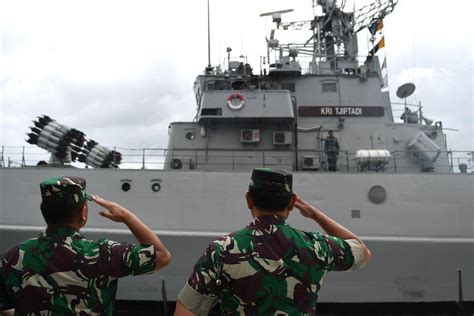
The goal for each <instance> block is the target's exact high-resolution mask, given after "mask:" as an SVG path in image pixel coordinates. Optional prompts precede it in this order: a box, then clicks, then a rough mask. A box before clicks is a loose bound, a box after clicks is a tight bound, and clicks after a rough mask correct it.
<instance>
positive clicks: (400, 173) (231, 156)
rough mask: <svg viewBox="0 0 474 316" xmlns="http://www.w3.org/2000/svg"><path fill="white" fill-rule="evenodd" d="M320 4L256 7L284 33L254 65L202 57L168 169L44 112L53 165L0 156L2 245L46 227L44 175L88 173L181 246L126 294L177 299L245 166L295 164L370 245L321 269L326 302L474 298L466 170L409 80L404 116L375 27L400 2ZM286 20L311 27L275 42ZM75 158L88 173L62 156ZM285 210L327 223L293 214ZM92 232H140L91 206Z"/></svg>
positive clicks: (167, 157)
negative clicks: (126, 165)
mask: <svg viewBox="0 0 474 316" xmlns="http://www.w3.org/2000/svg"><path fill="white" fill-rule="evenodd" d="M313 4H314V5H319V6H320V7H321V8H322V13H321V14H320V15H319V16H314V18H313V19H312V20H309V21H297V22H285V21H284V20H283V17H284V16H285V15H284V14H285V13H286V12H288V11H289V10H284V11H277V12H269V13H265V14H262V18H267V19H270V18H271V19H272V22H274V23H275V28H274V29H273V30H272V31H271V33H270V34H269V37H268V38H267V52H266V56H265V57H264V58H262V59H261V60H262V64H264V67H261V69H262V70H261V72H260V73H258V74H257V73H256V71H255V70H254V69H253V68H252V66H251V65H249V64H248V63H247V62H246V60H245V58H233V57H232V50H231V49H230V48H228V49H227V54H228V55H227V58H226V62H225V63H224V64H223V65H219V66H213V65H211V62H210V59H209V63H208V65H207V66H206V67H205V69H204V72H203V74H201V75H199V76H198V77H197V78H196V80H195V82H194V87H193V88H194V94H195V97H196V116H195V118H194V119H193V120H192V121H190V122H173V123H171V124H170V126H169V131H168V132H169V143H168V147H167V149H165V150H163V151H162V153H163V155H162V156H161V158H162V162H163V163H162V166H163V168H160V169H145V168H143V169H122V168H117V167H118V166H119V165H120V161H121V160H122V159H123V160H125V159H126V155H124V154H120V153H118V152H117V151H115V150H111V149H106V148H105V147H102V146H100V145H98V144H97V143H96V142H94V141H90V140H89V141H87V140H85V139H84V134H83V133H81V132H79V131H77V130H73V129H70V128H68V127H67V126H64V125H62V124H60V123H58V122H57V121H55V120H53V119H51V118H49V117H47V116H43V117H41V118H39V119H38V121H36V122H35V127H33V128H32V129H31V133H30V135H29V140H28V141H29V142H30V143H33V144H36V145H39V146H40V147H42V148H45V149H47V150H49V151H50V152H51V153H52V160H51V161H50V162H51V163H50V164H49V165H42V166H33V167H26V166H22V167H20V168H18V167H11V166H9V165H7V164H5V163H4V160H3V159H2V168H0V180H1V182H0V186H1V187H0V193H1V203H0V231H1V236H2V237H1V239H0V250H1V251H4V250H5V249H7V248H9V247H11V246H12V245H14V244H15V243H17V242H19V241H21V240H24V239H26V238H29V237H31V236H34V235H36V234H38V233H39V232H40V231H41V230H42V229H43V224H42V223H43V220H42V218H41V214H40V212H39V211H34V210H39V207H38V206H39V203H40V196H39V190H38V183H39V182H40V181H41V180H42V179H44V178H47V177H50V176H53V175H58V174H61V175H63V174H64V175H67V174H74V175H78V176H83V177H85V178H86V179H87V180H88V191H89V192H92V193H95V194H99V195H101V196H104V197H106V198H108V199H111V200H116V201H118V202H119V203H122V204H124V205H125V206H127V207H128V208H129V209H131V210H133V211H134V212H136V213H137V214H138V215H139V216H140V217H141V218H142V219H143V220H144V221H145V222H146V223H147V224H148V225H150V226H151V227H152V228H153V229H154V230H155V231H156V232H157V233H158V234H159V236H160V237H161V238H162V239H163V242H164V243H165V244H166V245H167V246H168V248H169V249H170V251H171V252H172V253H173V262H172V263H171V265H170V266H169V267H168V268H166V269H165V270H163V271H161V272H159V273H157V274H155V275H153V276H145V277H135V278H127V279H124V280H122V281H121V282H120V284H119V290H118V299H122V300H142V301H153V300H162V299H164V296H166V299H168V300H175V299H176V296H177V294H178V293H179V291H180V290H181V288H182V286H183V285H184V283H185V282H186V280H187V278H188V276H189V274H190V272H191V270H192V267H193V263H194V262H195V260H196V259H197V258H198V257H199V256H200V255H201V253H202V251H203V250H204V249H205V247H206V245H207V244H208V243H209V242H210V241H211V240H213V239H215V238H217V237H220V236H221V235H223V234H226V233H228V232H231V231H233V230H236V229H239V228H241V227H243V226H245V225H246V224H247V223H248V222H249V219H250V215H249V214H248V212H246V208H245V204H244V199H243V195H244V193H245V191H246V189H247V187H248V182H249V178H250V171H251V170H252V169H253V168H256V167H271V168H275V169H284V170H288V171H292V172H293V174H294V181H295V183H294V188H295V191H296V192H297V194H299V195H301V196H303V197H304V198H305V199H307V200H309V201H310V202H311V203H313V204H314V205H316V206H317V207H319V208H321V209H323V210H325V211H326V212H327V213H328V214H330V215H331V216H332V217H334V218H335V219H336V220H337V221H338V222H340V223H342V224H344V225H346V226H347V227H350V228H351V229H352V230H353V231H355V232H356V233H357V234H358V235H360V236H362V238H363V239H364V240H365V241H366V242H367V244H368V246H369V248H370V249H371V250H372V253H373V259H372V262H371V263H370V265H369V266H367V267H366V268H365V269H363V270H360V271H357V272H354V273H350V274H344V273H332V274H329V275H328V276H327V282H325V285H324V288H323V290H322V291H321V293H320V301H321V302H333V303H387V302H391V303H393V302H397V303H398V302H399V303H410V302H454V301H459V300H460V296H462V299H463V300H465V301H474V208H473V199H474V198H473V183H474V181H473V180H474V178H473V175H472V174H470V173H469V172H468V171H470V168H472V166H470V165H469V164H468V163H460V164H459V165H458V166H456V167H458V168H456V167H455V166H454V163H453V160H455V159H453V152H451V151H449V150H447V145H446V137H445V134H444V130H443V125H442V122H432V121H431V120H429V119H428V118H426V117H425V116H424V113H423V112H422V108H421V106H418V105H416V106H412V105H410V104H407V102H406V98H407V97H408V96H409V95H410V94H412V93H413V91H414V89H415V86H414V85H413V84H410V83H407V84H405V85H403V86H401V87H399V88H398V90H397V96H398V97H399V98H400V99H401V100H402V102H404V103H403V104H404V112H403V114H402V117H403V120H402V121H400V122H396V119H398V117H394V114H393V109H392V103H391V100H390V97H389V92H388V90H387V89H386V82H384V77H383V75H382V70H381V69H382V68H383V65H381V63H380V60H379V58H378V55H377V54H376V51H377V48H378V47H380V46H381V40H382V39H383V38H382V39H380V38H377V36H378V34H377V24H378V23H380V21H382V20H383V18H384V17H385V16H386V15H388V14H390V13H391V12H392V11H393V10H394V8H395V6H396V4H397V1H396V0H386V1H376V2H374V3H372V4H369V5H367V6H365V7H363V8H362V9H360V10H357V11H352V12H346V11H344V10H343V9H342V8H341V7H340V6H338V5H337V3H336V1H331V0H317V1H313ZM368 28H370V29H371V33H372V35H373V40H372V46H373V48H372V50H371V51H369V54H368V55H366V56H359V50H358V37H357V34H358V32H360V31H361V30H365V29H368ZM286 31H302V32H303V31H304V32H306V33H305V34H310V36H309V37H307V38H305V39H304V41H302V42H297V41H293V40H290V41H285V42H284V41H283V40H279V39H278V38H277V35H279V34H283V33H285V32H286ZM329 130H332V131H334V134H335V136H336V137H337V139H338V142H339V146H340V148H339V149H338V150H337V154H336V156H337V164H336V171H335V172H330V171H329V166H328V155H331V153H328V150H327V149H326V150H325V140H326V137H327V134H328V131H329ZM144 152H145V151H144ZM333 152H334V149H333ZM149 153H150V152H149ZM332 154H334V153H332ZM2 158H3V155H2ZM74 160H79V161H81V162H84V163H86V164H87V165H88V166H90V168H71V167H70V166H69V167H68V166H67V164H68V163H69V162H71V161H74ZM143 160H144V161H145V154H144V155H143ZM143 166H145V164H143ZM18 192H22V194H21V195H18V194H17V193H18ZM289 221H290V223H291V224H292V225H293V226H295V227H299V228H301V229H304V230H317V229H318V227H315V226H314V224H313V223H312V222H308V221H306V220H305V219H304V218H303V217H301V216H299V215H297V214H294V215H293V216H290V218H289ZM83 233H84V235H85V236H86V237H88V238H100V237H107V238H111V239H115V240H124V241H133V239H132V237H131V235H130V234H129V232H128V231H127V230H126V229H124V228H123V227H122V226H120V225H118V224H116V223H113V222H109V221H105V220H103V219H101V218H99V217H98V216H90V217H89V222H88V224H87V226H86V228H85V229H84V230H83ZM460 292H462V293H463V295H460ZM164 293H165V294H166V295H164Z"/></svg>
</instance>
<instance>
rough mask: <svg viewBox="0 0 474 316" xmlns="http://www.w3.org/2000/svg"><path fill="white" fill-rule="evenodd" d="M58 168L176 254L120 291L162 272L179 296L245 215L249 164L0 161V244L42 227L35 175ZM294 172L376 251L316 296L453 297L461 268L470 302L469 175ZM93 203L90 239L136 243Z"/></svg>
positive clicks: (302, 189) (298, 220)
mask: <svg viewBox="0 0 474 316" xmlns="http://www.w3.org/2000/svg"><path fill="white" fill-rule="evenodd" d="M59 174H61V175H68V174H74V175H80V176H83V177H85V178H86V179H87V180H88V191H89V192H90V193H92V194H98V195H101V196H103V197H105V198H108V199H111V200H115V201H117V202H119V203H122V204H123V205H125V206H127V207H128V208H129V209H130V210H133V211H134V212H136V213H137V214H138V215H139V216H140V218H142V219H143V220H144V221H145V222H146V223H147V224H148V225H150V226H151V227H152V228H153V229H154V230H155V231H156V232H157V233H158V234H159V236H160V237H161V238H162V239H163V241H164V242H165V243H166V245H167V246H168V247H169V248H170V250H171V252H172V254H173V261H172V263H171V265H170V266H169V267H167V268H166V269H164V270H163V271H161V272H159V273H156V274H154V275H151V276H142V277H133V278H126V279H124V280H121V281H120V282H119V283H120V285H119V292H118V298H120V299H133V300H160V299H161V290H162V289H161V284H162V282H161V280H165V286H166V292H167V296H168V299H170V300H174V299H176V296H177V294H178V293H179V291H180V289H181V287H182V286H183V285H184V283H185V282H186V279H187V278H188V276H189V274H190V272H191V271H192V268H193V264H194V262H195V260H196V259H197V258H198V257H199V256H200V255H201V254H202V252H203V251H204V249H205V247H206V245H207V244H208V243H209V242H210V241H211V240H213V239H215V238H217V237H219V236H221V235H222V234H225V233H227V232H230V231H233V230H236V229H239V228H241V227H243V226H245V225H247V224H248V222H249V221H250V220H251V217H250V213H249V211H248V210H247V209H246V206H245V201H244V198H243V196H244V194H245V191H246V188H247V185H248V181H249V180H248V179H249V177H250V173H249V172H200V171H190V172H173V171H157V170H155V171H151V170H97V169H95V170H91V169H89V170H88V169H70V168H68V169H59V168H19V169H0V180H1V182H0V196H1V202H0V233H1V239H0V251H2V252H3V251H5V250H6V249H8V248H9V247H11V246H13V245H14V244H16V243H18V242H19V241H21V240H24V239H27V238H30V237H33V236H35V235H37V234H38V233H39V231H40V230H41V229H43V227H44V221H43V219H42V217H41V213H40V211H39V204H40V196H39V188H38V183H39V182H40V181H41V180H42V179H44V178H47V177H49V176H53V175H59ZM294 179H295V180H294V181H295V184H294V189H295V192H296V193H298V194H300V195H301V196H303V197H304V198H306V199H308V200H309V201H311V202H312V203H314V204H315V205H316V206H318V207H320V208H321V209H322V210H325V211H326V212H327V213H328V214H329V215H331V216H332V217H334V218H335V219H336V220H337V221H338V222H340V223H342V224H343V225H347V226H348V227H349V228H350V229H352V230H353V231H354V232H356V233H357V234H358V235H360V236H362V238H363V239H364V240H366V241H367V244H368V245H369V248H370V249H371V250H372V252H373V260H372V261H371V263H370V265H369V266H367V267H366V268H365V269H362V270H360V271H356V272H353V273H330V274H328V276H327V277H326V279H325V284H324V286H323V289H322V291H321V293H320V300H321V301H324V302H416V301H424V302H426V301H428V302H430V301H455V300H457V298H458V270H461V271H462V277H463V292H464V300H468V301H474V211H473V209H474V208H473V185H474V184H473V180H474V177H473V176H472V175H460V174H447V175H439V174H438V175H430V174H421V175H420V174H415V175H413V174H324V173H318V174H315V173H310V172H296V173H295V176H294ZM123 180H128V182H130V183H131V189H130V190H129V191H128V192H124V191H122V190H121V183H122V181H123ZM158 180H159V181H158ZM157 181H158V182H159V183H160V185H161V190H160V191H159V192H153V191H152V189H151V185H152V184H153V183H155V182H157ZM374 185H380V186H382V187H384V188H385V190H386V192H387V199H386V200H385V202H383V203H381V204H374V203H372V202H370V200H369V199H368V196H367V193H368V191H369V189H370V188H371V187H372V186H374ZM98 210H99V209H98V207H97V206H95V205H90V208H89V222H88V224H87V225H86V228H85V229H84V230H83V234H84V235H85V236H86V237H87V238H91V239H96V238H101V237H106V238H110V239H115V240H118V241H133V237H132V236H131V234H130V233H129V232H128V231H127V230H126V229H124V227H123V226H121V225H120V224H117V223H113V222H110V221H108V220H106V219H104V218H101V217H99V216H98V215H97V211H98ZM353 211H359V212H356V214H357V213H358V214H360V217H357V216H354V212H353ZM289 222H290V224H291V225H293V226H294V227H298V228H300V229H303V230H319V227H317V226H316V224H315V223H313V222H312V221H310V220H307V219H306V218H303V217H302V216H301V215H300V214H297V213H296V212H295V213H293V214H291V215H290V218H289Z"/></svg>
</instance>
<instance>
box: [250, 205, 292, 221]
mask: <svg viewBox="0 0 474 316" xmlns="http://www.w3.org/2000/svg"><path fill="white" fill-rule="evenodd" d="M268 215H276V216H281V217H284V218H288V215H289V211H288V210H284V211H273V210H269V211H267V210H265V211H262V210H259V209H258V208H255V207H254V208H253V209H252V216H253V217H254V218H255V217H260V216H268Z"/></svg>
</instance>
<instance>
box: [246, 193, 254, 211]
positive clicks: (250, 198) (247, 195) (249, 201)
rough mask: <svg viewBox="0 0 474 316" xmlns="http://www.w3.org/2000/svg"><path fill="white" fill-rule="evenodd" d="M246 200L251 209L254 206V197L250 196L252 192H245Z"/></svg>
mask: <svg viewBox="0 0 474 316" xmlns="http://www.w3.org/2000/svg"><path fill="white" fill-rule="evenodd" d="M245 200H246V201H247V207H248V209H249V210H251V209H252V208H253V200H252V197H251V196H250V193H248V192H247V193H245Z"/></svg>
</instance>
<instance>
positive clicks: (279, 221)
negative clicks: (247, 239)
mask: <svg viewBox="0 0 474 316" xmlns="http://www.w3.org/2000/svg"><path fill="white" fill-rule="evenodd" d="M268 225H288V224H287V222H286V218H284V217H283V216H278V215H263V216H258V217H255V218H254V220H253V221H252V223H251V224H250V226H268Z"/></svg>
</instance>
